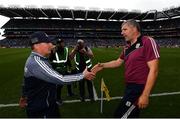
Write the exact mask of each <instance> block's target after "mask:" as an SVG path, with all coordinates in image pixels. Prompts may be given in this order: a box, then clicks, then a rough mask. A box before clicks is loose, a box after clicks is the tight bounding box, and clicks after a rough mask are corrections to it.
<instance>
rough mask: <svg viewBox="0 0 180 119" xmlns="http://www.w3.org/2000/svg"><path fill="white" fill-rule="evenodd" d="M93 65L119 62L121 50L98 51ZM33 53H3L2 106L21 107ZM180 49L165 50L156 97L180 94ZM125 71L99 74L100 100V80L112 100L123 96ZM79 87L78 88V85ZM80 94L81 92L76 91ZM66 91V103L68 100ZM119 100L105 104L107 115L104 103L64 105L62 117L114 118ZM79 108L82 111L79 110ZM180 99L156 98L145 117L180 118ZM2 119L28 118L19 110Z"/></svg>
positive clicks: (5, 111)
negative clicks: (25, 72)
mask: <svg viewBox="0 0 180 119" xmlns="http://www.w3.org/2000/svg"><path fill="white" fill-rule="evenodd" d="M93 52H94V55H95V58H94V59H93V64H96V63H97V62H106V61H110V60H113V59H117V58H118V56H119V54H120V52H121V50H120V49H114V48H94V49H93ZM29 53H30V49H0V72H1V78H0V104H10V103H18V100H19V97H20V95H21V84H22V79H23V69H24V64H25V61H26V59H27V57H28V55H29ZM179 54H180V49H177V48H175V49H170V48H161V52H160V55H161V58H160V69H159V76H158V80H157V82H156V85H155V88H154V89H153V92H152V93H161V92H174V91H180V73H179V72H180V68H179V67H180V62H179V61H180V55H179ZM123 73H124V68H123V67H120V68H116V69H105V70H103V71H102V72H100V73H98V75H97V76H96V79H95V80H94V84H95V87H96V90H97V93H98V97H100V79H101V78H102V77H103V78H104V80H105V83H106V85H107V87H108V89H109V91H110V95H111V96H122V94H123V90H124V84H123ZM77 85H78V84H77ZM73 89H74V92H75V93H76V94H78V88H77V87H74V88H73ZM66 92H67V91H66V88H63V94H62V96H63V99H64V100H67V99H78V96H76V97H74V98H68V97H67V96H66V95H67V93H66ZM118 103H119V100H112V101H110V102H104V113H103V114H100V112H99V107H100V102H94V103H91V102H86V103H71V104H63V106H62V107H60V110H61V114H62V117H112V115H113V112H114V110H115V109H116V107H117V105H118ZM77 107H78V108H77ZM179 107H180V95H173V96H162V97H152V98H151V100H150V105H149V107H148V108H147V109H145V110H143V111H142V113H141V117H180V110H179ZM0 117H26V114H25V110H23V109H20V108H19V107H6V108H0Z"/></svg>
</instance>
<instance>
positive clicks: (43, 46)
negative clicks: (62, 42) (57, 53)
mask: <svg viewBox="0 0 180 119" xmlns="http://www.w3.org/2000/svg"><path fill="white" fill-rule="evenodd" d="M38 45H39V46H38V47H39V48H40V50H41V52H42V54H43V55H44V56H48V55H49V54H50V53H51V50H52V49H53V48H54V45H53V44H52V43H39V44H38Z"/></svg>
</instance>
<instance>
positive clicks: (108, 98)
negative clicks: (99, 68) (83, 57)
mask: <svg viewBox="0 0 180 119" xmlns="http://www.w3.org/2000/svg"><path fill="white" fill-rule="evenodd" d="M101 91H104V92H105V95H106V100H107V101H110V99H111V97H110V95H109V90H108V88H107V86H106V84H105V83H104V79H103V78H102V79H101ZM102 98H103V97H102Z"/></svg>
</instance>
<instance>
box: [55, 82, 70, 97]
mask: <svg viewBox="0 0 180 119" xmlns="http://www.w3.org/2000/svg"><path fill="white" fill-rule="evenodd" d="M62 88H63V85H57V100H61V90H62ZM67 90H68V95H72V88H71V84H68V85H67Z"/></svg>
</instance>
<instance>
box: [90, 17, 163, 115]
mask: <svg viewBox="0 0 180 119" xmlns="http://www.w3.org/2000/svg"><path fill="white" fill-rule="evenodd" d="M121 30H122V32H121V34H122V35H123V37H124V38H125V40H126V42H127V45H126V46H125V47H124V49H123V51H122V53H121V55H120V57H119V58H118V59H117V60H113V61H110V62H106V63H99V64H97V65H95V66H94V67H93V68H92V71H93V72H94V73H97V72H98V71H100V70H102V69H104V68H116V67H119V66H121V64H122V63H123V62H124V63H125V82H126V89H125V92H124V96H123V99H122V100H121V102H120V104H119V106H118V108H117V110H116V111H115V115H114V116H115V117H131V118H132V117H133V118H134V117H139V112H140V110H139V109H143V108H145V107H147V105H148V103H149V96H150V92H151V90H152V88H153V86H154V83H155V80H156V78H157V75H158V64H159V58H160V55H159V47H158V45H157V44H156V42H155V41H154V39H153V38H151V37H148V36H143V35H142V34H141V31H140V25H139V23H137V22H136V21H135V20H132V19H131V20H127V21H125V22H123V23H122V26H121Z"/></svg>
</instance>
